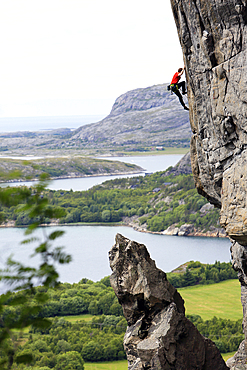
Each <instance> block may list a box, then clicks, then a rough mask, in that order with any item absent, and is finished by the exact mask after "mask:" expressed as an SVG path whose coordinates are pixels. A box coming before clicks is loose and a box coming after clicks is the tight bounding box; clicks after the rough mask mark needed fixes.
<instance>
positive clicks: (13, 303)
mask: <svg viewBox="0 0 247 370" xmlns="http://www.w3.org/2000/svg"><path fill="white" fill-rule="evenodd" d="M26 302H27V297H25V296H20V297H14V298H13V299H12V300H11V301H10V302H8V306H17V305H20V304H25V303H26Z"/></svg>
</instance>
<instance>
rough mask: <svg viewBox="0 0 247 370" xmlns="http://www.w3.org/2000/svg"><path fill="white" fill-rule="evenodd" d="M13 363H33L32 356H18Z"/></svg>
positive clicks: (29, 354)
mask: <svg viewBox="0 0 247 370" xmlns="http://www.w3.org/2000/svg"><path fill="white" fill-rule="evenodd" d="M15 361H16V362H17V363H18V364H24V363H26V364H29V363H30V362H32V361H33V356H32V354H31V353H27V354H25V355H19V356H16V359H15Z"/></svg>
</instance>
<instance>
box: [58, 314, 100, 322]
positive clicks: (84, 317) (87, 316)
mask: <svg viewBox="0 0 247 370" xmlns="http://www.w3.org/2000/svg"><path fill="white" fill-rule="evenodd" d="M93 317H97V316H93V315H90V314H85V315H76V316H73V315H71V316H64V317H63V318H64V319H65V320H67V321H70V322H73V323H74V322H76V321H80V320H84V321H87V322H89V321H92V318H93Z"/></svg>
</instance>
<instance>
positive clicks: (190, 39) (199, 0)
mask: <svg viewBox="0 0 247 370" xmlns="http://www.w3.org/2000/svg"><path fill="white" fill-rule="evenodd" d="M171 6H172V10H173V14H174V19H175V22H176V25H177V29H178V35H179V39H180V43H181V46H182V50H183V55H184V63H185V67H186V77H187V84H188V100H189V107H190V123H191V128H192V132H193V135H192V139H191V165H192V172H193V175H194V179H195V184H196V187H197V189H198V192H199V193H200V194H202V195H204V196H205V197H206V198H207V199H208V200H209V201H210V203H212V204H214V205H215V206H217V207H219V208H221V217H220V222H221V225H222V226H223V227H224V228H225V230H226V232H227V234H228V235H229V236H230V237H231V238H232V240H234V241H235V242H234V244H233V246H232V257H233V267H234V268H235V269H236V270H237V271H239V276H240V282H241V286H242V303H243V312H244V332H245V338H246V339H245V343H244V344H243V345H241V346H240V350H239V351H240V352H241V354H239V353H238V355H236V357H235V359H234V360H233V361H231V368H234V369H247V365H246V354H247V352H246V353H242V352H243V351H246V350H245V348H247V327H246V324H245V323H246V322H247V317H246V315H247V299H246V290H247V277H246V274H247V268H246V266H247V211H246V195H247V185H246V184H247V181H246V180H247V165H246V161H247V73H246V72H247V52H246V46H247V37H246V36H247V27H246V25H247V2H246V0H223V1H222V0H171ZM243 359H245V360H243ZM241 362H242V364H241ZM229 363H230V362H229ZM234 366H235V367H234Z"/></svg>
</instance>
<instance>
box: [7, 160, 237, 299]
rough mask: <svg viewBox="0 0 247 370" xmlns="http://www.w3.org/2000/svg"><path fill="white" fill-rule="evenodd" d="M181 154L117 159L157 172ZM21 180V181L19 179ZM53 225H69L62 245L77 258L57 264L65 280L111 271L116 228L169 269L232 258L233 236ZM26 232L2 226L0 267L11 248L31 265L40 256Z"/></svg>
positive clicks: (79, 183)
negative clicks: (110, 254) (34, 253)
mask: <svg viewBox="0 0 247 370" xmlns="http://www.w3.org/2000/svg"><path fill="white" fill-rule="evenodd" d="M181 157H182V156H181V155H159V156H149V157H128V158H127V157H120V158H116V157H115V158H114V159H116V160H122V161H125V162H129V163H136V164H138V165H140V166H141V167H143V168H145V169H146V171H147V172H156V171H161V170H165V169H166V168H167V167H169V166H171V165H175V164H176V163H177V162H178V161H179V159H180V158H181ZM116 177H120V176H97V177H90V178H81V179H68V180H55V181H53V182H52V184H51V185H52V186H50V187H51V188H53V189H56V190H59V189H63V190H70V189H73V190H86V189H88V188H89V187H91V186H93V185H96V184H98V183H102V182H103V181H106V180H107V179H113V178H116ZM87 180H89V182H87ZM18 184H19V185H20V183H18ZM55 229H56V230H57V229H62V230H64V231H65V235H64V236H63V237H62V238H60V240H59V241H58V245H59V246H65V248H66V252H67V253H69V254H71V255H72V258H73V261H72V262H71V263H70V264H69V265H68V266H66V265H63V266H62V267H59V272H60V279H61V281H63V282H70V283H73V282H78V281H79V280H80V279H82V278H84V277H86V278H88V279H91V280H94V281H98V280H100V279H101V278H103V277H104V276H106V275H109V274H110V273H111V271H110V267H109V261H108V251H109V250H110V249H111V247H112V245H113V244H114V241H115V235H116V234H117V233H120V234H122V235H124V236H125V237H127V238H129V239H131V240H135V241H137V242H139V243H143V244H145V245H146V246H147V248H148V250H149V252H150V255H151V258H153V259H154V260H155V261H156V265H157V266H158V267H159V268H161V269H162V270H164V271H166V272H168V271H171V270H172V269H174V268H176V267H178V266H179V265H180V264H182V263H184V262H187V261H190V260H194V261H196V260H199V261H200V262H203V263H214V262H215V261H216V260H217V261H221V262H229V260H230V251H229V249H230V241H229V240H228V239H220V238H202V237H201V238H198V237H176V236H167V235H157V234H149V233H140V232H137V231H135V230H133V229H132V228H129V227H124V226H58V227H56V228H55ZM52 230H53V228H52V227H51V228H47V231H46V232H51V231H52ZM44 231H45V229H44V228H42V229H41V230H39V232H40V237H42V233H43V232H44ZM23 234H24V229H22V228H2V229H0V237H1V243H0V267H3V264H4V262H5V261H6V258H7V257H8V256H9V255H10V254H13V256H14V258H15V259H16V260H17V261H18V260H19V261H21V262H23V263H25V264H28V265H30V264H32V263H33V264H36V263H37V262H38V261H37V260H35V259H30V258H29V257H30V255H31V254H32V251H33V248H34V247H35V246H34V245H32V244H27V245H21V244H20V242H21V240H23V239H24V235H23ZM32 261H33V262H32ZM0 292H1V289H0Z"/></svg>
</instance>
